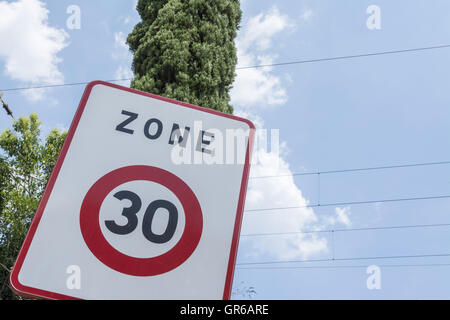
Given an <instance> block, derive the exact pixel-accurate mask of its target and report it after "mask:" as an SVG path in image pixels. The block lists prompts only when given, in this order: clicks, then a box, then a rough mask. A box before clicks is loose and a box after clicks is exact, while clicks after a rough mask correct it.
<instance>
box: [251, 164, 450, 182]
mask: <svg viewBox="0 0 450 320" xmlns="http://www.w3.org/2000/svg"><path fill="white" fill-rule="evenodd" d="M449 164H450V161H440V162H422V163H413V164H400V165H389V166H379V167H366V168H350V169H337V170H328V171H314V172H312V171H310V172H294V173H291V174H280V175H267V176H255V177H250V178H249V179H266V178H280V177H291V176H309V175H319V174H335V173H347V172H357V171H373V170H387V169H401V168H412V167H423V166H436V165H449Z"/></svg>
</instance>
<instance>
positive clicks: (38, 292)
mask: <svg viewBox="0 0 450 320" xmlns="http://www.w3.org/2000/svg"><path fill="white" fill-rule="evenodd" d="M96 85H103V86H108V87H111V88H115V89H119V90H123V91H127V92H131V93H135V94H139V95H142V96H146V97H150V98H153V99H157V100H161V101H165V102H169V103H172V104H176V105H179V106H180V107H186V108H190V109H194V110H198V111H202V112H206V113H210V114H214V115H217V116H220V117H224V118H229V119H233V120H236V121H241V122H244V123H246V124H247V125H248V126H249V128H250V134H249V139H248V144H247V151H246V155H245V164H244V171H243V174H242V181H241V188H240V193H239V201H238V206H237V212H236V220H235V224H234V231H233V239H232V242H231V248H230V255H229V260H228V270H227V274H226V278H225V285H224V290H223V299H224V300H229V299H230V297H231V289H232V284H233V277H234V270H235V264H236V257H237V249H238V246H239V235H240V231H241V225H242V217H243V212H244V203H245V196H246V193H247V184H248V177H249V171H250V158H251V152H252V146H253V140H254V135H255V126H254V124H253V123H252V122H251V121H250V120H248V119H245V118H241V117H237V116H234V115H231V114H227V113H222V112H219V111H216V110H213V109H208V108H203V107H199V106H196V105H192V104H189V103H185V102H180V101H176V100H172V99H169V98H165V97H161V96H158V95H155V94H151V93H147V92H143V91H138V90H135V89H131V88H128V87H123V86H120V85H117V84H113V83H109V82H106V81H101V80H96V81H92V82H90V83H89V84H88V85H87V86H86V89H85V91H84V93H83V96H82V98H81V101H80V104H79V106H78V109H77V111H76V113H75V116H74V118H73V120H72V123H71V125H70V128H69V131H68V133H67V137H66V140H65V142H64V144H63V147H62V149H61V152H60V155H59V156H58V160H57V161H56V164H55V167H54V168H53V171H52V174H51V176H50V179H49V182H48V184H47V186H46V188H45V190H44V194H43V196H42V199H41V201H40V203H39V206H38V209H37V211H36V214H35V216H34V218H33V221H32V222H31V226H30V228H29V230H28V233H27V236H26V237H25V241H24V243H23V244H22V248H21V249H20V252H19V255H18V257H17V259H16V263H15V264H14V268H13V270H12V272H11V275H10V285H11V289H12V290H13V291H14V292H15V293H16V294H18V295H20V296H22V297H25V298H35V299H53V300H60V299H62V300H79V299H80V298H77V297H73V296H68V295H63V294H60V293H56V292H51V291H46V290H42V289H38V288H33V287H29V286H24V285H22V284H21V283H20V281H19V273H20V270H21V268H22V265H23V262H24V260H25V257H26V255H27V253H28V249H29V248H30V245H31V242H32V241H33V237H34V235H35V233H36V230H37V228H38V225H39V222H40V221H41V218H42V214H43V212H44V209H45V207H46V205H47V202H48V199H49V197H50V194H51V193H52V190H53V187H54V185H55V181H56V179H57V177H58V174H59V172H60V170H61V166H62V164H63V162H64V159H65V157H66V154H67V151H68V150H69V147H70V144H71V142H72V139H73V136H74V134H75V131H76V129H77V127H78V123H79V122H80V118H81V116H82V114H83V111H84V108H85V107H86V104H87V101H88V99H89V96H90V94H91V91H92V89H93V88H94V87H95V86H96Z"/></svg>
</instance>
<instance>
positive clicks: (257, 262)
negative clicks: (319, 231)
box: [236, 253, 450, 266]
mask: <svg viewBox="0 0 450 320" xmlns="http://www.w3.org/2000/svg"><path fill="white" fill-rule="evenodd" d="M442 257H450V253H442V254H418V255H395V256H373V257H349V258H326V259H310V260H279V261H256V262H241V263H236V265H237V266H251V265H272V264H287V263H307V262H330V261H358V260H388V259H413V258H421V259H423V258H442Z"/></svg>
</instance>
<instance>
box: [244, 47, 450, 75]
mask: <svg viewBox="0 0 450 320" xmlns="http://www.w3.org/2000/svg"><path fill="white" fill-rule="evenodd" d="M445 48H450V44H444V45H438V46H430V47H420V48H411V49H402V50H392V51H381V52H373V53H362V54H354V55H348V56H339V57H330V58H318V59H310V60H297V61H289V62H279V63H271V64H261V65H254V66H246V67H238V68H236V69H240V70H242V69H255V68H264V67H279V66H288V65H293V64H305V63H316V62H326V61H335V60H345V59H356V58H365V57H373V56H382V55H390V54H399V53H408V52H418V51H426V50H436V49H445Z"/></svg>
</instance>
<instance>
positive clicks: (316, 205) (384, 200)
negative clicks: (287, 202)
mask: <svg viewBox="0 0 450 320" xmlns="http://www.w3.org/2000/svg"><path fill="white" fill-rule="evenodd" d="M448 198H450V195H442V196H429V197H414V198H397V199H380V200H367V201H350V202H335V203H324V204H311V205H305V206H292V207H275V208H259V209H248V210H244V212H246V213H252V212H264V211H277V210H289V209H303V208H318V207H339V206H344V205H347V206H348V205H362V204H372V203H388V202H404V201H421V200H437V199H448Z"/></svg>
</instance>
